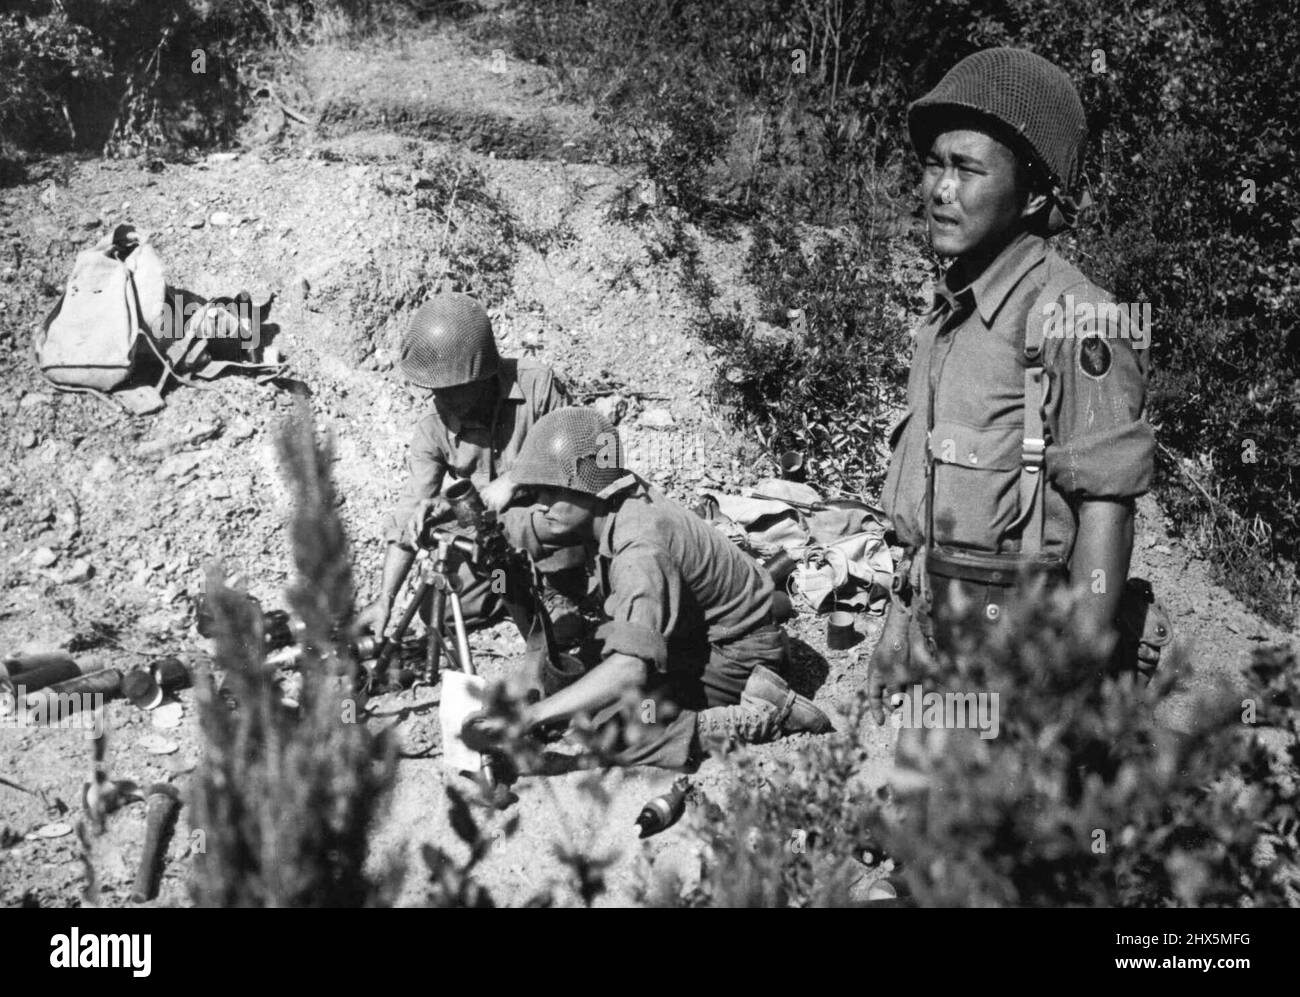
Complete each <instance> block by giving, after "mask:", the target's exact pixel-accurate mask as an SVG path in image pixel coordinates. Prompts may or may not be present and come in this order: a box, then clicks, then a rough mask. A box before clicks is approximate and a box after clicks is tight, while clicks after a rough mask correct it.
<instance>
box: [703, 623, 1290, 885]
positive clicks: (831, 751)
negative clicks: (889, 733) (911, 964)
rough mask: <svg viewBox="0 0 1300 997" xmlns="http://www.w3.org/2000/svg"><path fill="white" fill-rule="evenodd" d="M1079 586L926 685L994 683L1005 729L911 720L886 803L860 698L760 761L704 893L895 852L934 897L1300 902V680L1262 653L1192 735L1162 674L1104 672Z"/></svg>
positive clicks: (845, 871) (749, 770) (850, 865)
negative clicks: (1088, 636)
mask: <svg viewBox="0 0 1300 997" xmlns="http://www.w3.org/2000/svg"><path fill="white" fill-rule="evenodd" d="M1066 620H1067V616H1066V606H1065V604H1064V602H1062V601H1060V600H1057V601H1055V602H1053V601H1050V600H1046V599H1042V600H1037V601H1033V600H1026V601H1025V602H1022V603H1021V604H1020V605H1019V606H1015V607H1011V609H1010V617H1009V622H1010V625H1009V626H1008V628H1007V630H1006V631H1005V633H1004V635H1003V637H1002V639H999V640H998V641H997V642H996V643H994V644H993V645H991V646H989V647H988V648H986V649H985V650H984V651H983V652H981V653H978V654H968V655H965V656H963V657H962V658H960V659H958V660H949V661H945V662H943V663H942V665H941V666H940V667H939V668H938V669H937V670H936V671H935V672H934V673H933V674H932V675H930V676H929V677H927V679H926V680H925V682H924V688H925V690H926V691H927V692H932V691H933V692H949V693H959V694H969V693H976V694H979V693H986V694H996V695H997V696H998V697H999V699H998V701H997V702H998V721H999V724H998V728H997V736H996V737H994V738H991V739H981V738H980V737H979V736H977V732H976V731H973V730H957V731H954V730H920V731H913V730H904V731H902V732H901V734H900V736H901V737H902V738H903V739H904V743H902V744H900V756H899V761H900V764H901V766H902V771H901V772H900V774H899V775H898V776H897V777H895V779H894V781H893V787H892V792H891V794H890V796H889V798H888V800H886V799H884V797H883V794H879V795H877V794H873V793H871V792H870V791H869V790H867V789H866V788H864V787H863V786H861V785H860V783H859V782H858V776H857V773H858V772H859V770H860V768H861V763H862V761H863V760H864V758H865V749H864V748H863V746H862V740H861V733H862V731H861V724H862V723H864V722H869V721H864V720H863V719H862V715H863V710H862V703H861V702H859V703H858V704H857V706H856V707H855V708H854V710H853V711H852V712H851V714H850V715H849V717H848V718H847V720H848V723H847V726H845V725H841V732H840V733H837V734H834V735H831V736H829V737H825V738H818V739H816V740H815V741H812V742H810V743H809V744H808V745H806V746H804V747H803V748H802V749H801V750H800V751H799V752H798V754H797V755H796V756H795V757H794V758H793V759H790V760H788V761H786V760H777V761H776V762H775V765H773V763H772V761H771V760H769V763H768V771H765V772H763V773H761V775H760V774H759V773H758V772H757V770H756V769H755V767H754V765H753V763H752V761H748V760H745V759H743V758H742V759H741V761H740V764H739V766H738V771H739V772H740V773H741V774H742V776H743V778H742V779H741V781H740V782H739V783H738V785H737V787H736V788H735V789H733V790H732V791H731V792H730V793H729V794H728V795H727V797H726V800H725V802H724V806H725V814H724V811H723V810H721V809H717V808H711V809H705V810H703V811H702V812H699V813H697V816H696V817H695V828H696V830H697V833H698V834H699V837H700V840H701V842H702V844H703V845H704V846H705V855H706V863H705V874H704V877H703V880H702V881H701V883H700V885H699V887H698V888H697V889H696V890H694V891H693V892H692V893H691V894H690V895H688V897H687V901H686V902H689V903H694V904H718V905H722V904H727V905H730V904H735V903H740V904H748V903H763V904H772V903H775V904H780V905H794V906H812V905H819V904H826V903H837V902H844V901H845V900H846V899H848V898H849V897H850V896H851V894H850V893H849V885H850V882H851V880H853V879H854V878H857V877H861V876H863V875H864V874H865V873H866V867H865V865H864V860H866V861H870V860H871V859H873V858H875V857H877V856H879V855H880V854H881V851H882V850H883V853H885V854H887V855H888V856H889V857H890V858H891V859H892V860H893V861H894V862H896V863H901V872H897V873H896V875H897V876H898V878H900V879H901V880H902V881H903V882H905V883H906V885H907V886H908V888H909V892H910V893H911V894H912V895H913V896H914V897H915V899H916V901H917V902H918V903H920V904H921V905H922V906H928V905H942V906H1067V905H1071V906H1073V905H1081V906H1106V907H1111V906H1115V907H1152V906H1171V905H1177V906H1293V907H1294V906H1300V842H1298V841H1297V824H1296V820H1295V816H1294V815H1295V808H1296V805H1297V803H1298V802H1300V799H1298V798H1297V796H1298V789H1297V780H1296V778H1295V768H1294V766H1295V763H1296V761H1297V759H1298V758H1300V740H1298V739H1297V735H1298V734H1300V728H1298V727H1297V722H1298V721H1300V713H1298V712H1297V708H1298V707H1300V679H1298V678H1297V672H1296V662H1295V657H1294V654H1293V653H1292V652H1290V651H1286V650H1283V649H1280V648H1271V649H1265V650H1262V651H1260V652H1259V653H1258V654H1257V655H1256V657H1255V661H1254V665H1253V667H1252V669H1251V672H1250V674H1249V676H1248V688H1247V689H1246V690H1245V692H1244V693H1242V692H1234V691H1231V690H1226V689H1225V690H1221V691H1220V692H1219V694H1218V695H1216V696H1211V697H1209V698H1207V699H1205V700H1204V701H1203V702H1202V703H1201V709H1200V712H1199V719H1198V721H1197V722H1196V723H1195V724H1194V725H1193V726H1192V729H1191V732H1190V733H1188V734H1178V733H1175V732H1174V731H1172V730H1169V729H1167V728H1165V727H1163V726H1162V725H1161V724H1160V723H1158V722H1157V721H1156V720H1155V718H1154V708H1155V707H1156V706H1157V704H1159V703H1160V702H1161V701H1162V700H1164V699H1165V698H1166V697H1167V696H1168V695H1169V693H1170V692H1171V691H1172V690H1173V689H1174V688H1175V687H1176V685H1177V683H1178V677H1177V670H1176V669H1174V668H1170V669H1167V670H1164V674H1159V675H1158V678H1157V680H1156V682H1155V683H1153V684H1152V685H1151V686H1150V687H1145V686H1143V685H1141V684H1139V683H1138V682H1135V681H1134V679H1133V678H1132V677H1130V676H1124V677H1107V678H1102V677H1100V676H1099V673H1098V670H1097V665H1096V662H1095V660H1094V659H1093V658H1092V656H1091V654H1090V652H1089V651H1088V649H1087V648H1086V647H1083V646H1079V645H1071V644H1070V643H1069V642H1068V639H1067V638H1065V637H1064V636H1063V634H1064V633H1065V632H1066Z"/></svg>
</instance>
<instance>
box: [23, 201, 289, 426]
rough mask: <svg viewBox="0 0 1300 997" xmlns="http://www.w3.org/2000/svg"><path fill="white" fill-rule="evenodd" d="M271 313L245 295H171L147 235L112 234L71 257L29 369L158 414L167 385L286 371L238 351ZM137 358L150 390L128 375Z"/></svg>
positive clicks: (125, 229) (62, 385)
mask: <svg viewBox="0 0 1300 997" xmlns="http://www.w3.org/2000/svg"><path fill="white" fill-rule="evenodd" d="M269 307H270V302H267V304H266V305H264V306H262V307H261V308H260V309H259V308H256V307H255V306H253V305H252V301H251V299H250V298H249V297H248V295H247V294H246V293H242V294H241V295H240V296H239V297H237V298H215V299H212V300H211V301H207V300H205V299H203V298H201V297H199V296H198V295H195V294H193V293H192V292H188V291H184V290H181V289H178V288H173V287H170V286H169V285H168V284H167V282H166V278H165V276H164V273H163V264H162V260H161V259H160V258H159V256H158V254H157V252H156V251H155V250H154V248H153V246H152V245H150V244H149V237H148V233H145V232H141V231H139V230H137V229H136V228H135V226H133V225H119V226H117V228H116V229H114V231H113V233H112V234H111V235H109V236H106V237H105V238H104V239H102V240H100V241H99V242H98V243H96V244H95V245H94V246H92V247H91V248H90V249H87V250H85V251H83V252H81V253H78V254H77V258H76V261H75V263H74V264H73V268H72V274H71V275H70V276H69V278H68V283H67V288H66V290H65V291H64V293H63V295H62V297H60V299H59V301H58V303H57V304H56V305H55V306H54V308H53V309H52V310H51V311H50V313H49V315H47V316H46V318H45V321H44V322H43V323H42V324H41V327H40V329H39V330H38V331H37V334H36V338H35V343H34V345H35V349H36V361H37V365H38V366H39V368H40V370H41V373H42V374H44V375H45V377H46V378H47V379H48V380H49V381H50V383H51V384H53V385H55V387H57V388H59V389H60V390H63V391H78V392H90V393H93V394H96V395H98V396H99V397H102V398H109V399H111V400H113V401H115V402H117V403H119V404H120V405H122V406H123V407H124V408H126V409H127V410H128V411H131V412H133V413H135V414H137V415H143V414H148V413H150V412H156V411H158V410H159V409H161V408H162V407H163V404H164V403H163V399H162V389H163V387H164V386H165V384H166V382H167V379H168V378H169V377H171V378H175V379H176V380H178V381H181V382H182V383H185V384H189V385H194V380H193V379H194V378H196V377H197V378H202V379H205V380H208V379H211V378H214V377H216V376H217V375H218V374H221V373H223V372H225V371H226V370H229V369H230V368H232V367H233V368H238V369H242V370H245V371H248V372H251V373H256V374H258V375H260V379H262V380H269V379H271V378H275V377H278V376H280V375H282V374H283V373H284V371H285V365H284V364H282V363H279V362H275V363H263V362H261V361H260V359H255V358H252V353H251V351H249V352H245V353H242V354H241V353H240V352H239V351H240V350H245V351H247V350H248V344H249V342H250V341H252V342H253V343H254V345H256V344H257V343H258V342H259V341H260V338H259V337H258V335H257V333H258V331H259V329H260V323H261V322H262V321H263V320H264V319H265V318H266V313H267V311H268V310H269ZM142 343H143V344H144V349H143V350H142V347H141V344H142ZM142 353H147V354H148V355H150V356H152V357H154V358H156V360H157V361H158V364H159V368H160V373H159V375H158V377H157V380H156V381H153V382H148V381H144V382H142V381H141V379H140V377H138V376H135V375H138V374H139V373H140V369H141V365H140V363H139V361H140V360H141V358H142ZM237 356H248V357H250V359H245V360H240V359H235V357H237ZM195 386H197V385H195Z"/></svg>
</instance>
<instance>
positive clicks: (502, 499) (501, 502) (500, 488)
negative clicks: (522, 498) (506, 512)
mask: <svg viewBox="0 0 1300 997" xmlns="http://www.w3.org/2000/svg"><path fill="white" fill-rule="evenodd" d="M479 496H480V497H481V498H482V499H483V505H484V506H486V507H487V509H488V510H490V511H491V512H501V510H503V509H504V508H505V507H506V506H508V505H509V504H510V500H511V499H513V498H514V497H515V483H514V482H513V481H511V480H510V475H509V474H503V475H501V477H499V478H497V479H496V480H495V481H493V482H491V483H490V484H489V485H488V486H487V487H486V488H484V489H483V490H482V491H481V492H479Z"/></svg>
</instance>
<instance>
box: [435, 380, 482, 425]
mask: <svg viewBox="0 0 1300 997" xmlns="http://www.w3.org/2000/svg"><path fill="white" fill-rule="evenodd" d="M495 385H496V379H495V378H485V379H483V380H481V381H471V382H470V383H469V384H458V385H456V386H455V387H454V388H437V389H435V390H434V391H433V396H434V397H435V398H436V399H437V400H438V404H439V405H440V406H441V407H442V408H443V409H445V410H446V411H448V412H450V413H452V414H453V415H454V416H456V417H457V418H458V419H462V420H468V419H471V418H474V417H476V416H485V414H486V416H490V415H491V408H490V406H491V404H492V392H493V390H494V389H495Z"/></svg>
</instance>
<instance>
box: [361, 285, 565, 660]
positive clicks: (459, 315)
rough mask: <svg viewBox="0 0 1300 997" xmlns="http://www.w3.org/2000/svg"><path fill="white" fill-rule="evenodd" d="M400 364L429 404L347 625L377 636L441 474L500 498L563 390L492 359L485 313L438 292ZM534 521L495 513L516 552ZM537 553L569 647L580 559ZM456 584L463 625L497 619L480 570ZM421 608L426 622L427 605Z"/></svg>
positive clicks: (493, 593)
mask: <svg viewBox="0 0 1300 997" xmlns="http://www.w3.org/2000/svg"><path fill="white" fill-rule="evenodd" d="M401 368H402V373H403V375H405V377H406V379H407V380H408V381H409V382H410V383H411V384H412V385H414V386H415V389H416V391H417V393H418V394H420V395H421V396H422V397H423V398H424V399H427V400H428V401H431V402H432V406H433V407H432V408H431V409H430V410H429V411H427V412H426V413H425V414H424V415H423V417H422V418H421V419H420V421H419V422H418V423H416V425H415V434H414V438H413V439H412V441H411V450H410V455H409V457H408V459H407V467H408V474H407V479H406V484H405V486H404V487H403V489H402V494H401V497H400V499H399V500H398V503H397V506H396V508H394V509H393V510H392V511H391V512H390V513H389V515H388V517H387V519H386V520H385V522H384V539H385V540H387V542H388V552H387V554H386V556H385V558H384V571H383V581H382V583H381V587H380V596H379V598H378V599H376V600H375V601H374V602H373V603H371V604H370V605H369V606H367V607H366V608H365V609H363V610H362V611H361V613H360V614H359V615H358V616H357V620H356V623H355V627H356V629H357V630H359V631H360V630H367V629H368V630H371V631H373V632H374V633H375V634H376V635H377V636H382V635H383V633H384V631H385V630H386V629H387V627H388V622H389V617H390V616H391V614H392V609H393V602H394V600H395V599H396V597H397V592H398V590H399V589H400V588H401V585H402V582H403V581H404V580H405V578H406V576H407V574H408V572H409V571H410V568H411V562H412V561H413V560H414V558H415V544H416V538H417V537H418V536H419V534H420V532H421V530H422V529H423V526H424V523H425V521H426V518H427V517H428V516H430V515H431V514H436V512H437V511H438V507H439V506H440V505H443V504H445V500H444V499H442V498H441V496H440V494H439V492H440V490H441V488H442V485H443V483H444V478H446V477H447V476H448V475H450V476H451V477H452V478H454V479H464V478H468V479H469V480H470V481H472V482H473V483H474V485H475V487H476V488H478V489H479V491H480V492H482V493H483V494H484V497H485V501H492V495H493V493H494V492H502V491H504V492H505V493H507V494H508V492H509V470H510V465H511V464H512V463H513V462H514V460H515V458H516V457H517V456H518V454H519V450H520V448H521V447H522V446H523V444H524V440H525V439H526V438H527V436H528V433H529V432H530V430H531V429H532V428H533V426H534V425H535V424H536V423H537V421H538V420H539V419H540V418H541V417H542V416H544V415H545V414H546V413H547V412H551V411H553V410H555V409H558V408H561V407H563V406H564V405H567V404H568V399H567V397H566V395H565V391H564V386H563V385H562V384H561V383H560V381H559V378H557V377H556V376H555V372H554V371H553V370H552V369H551V368H550V367H547V366H545V365H544V364H540V363H534V362H532V361H529V360H514V359H506V358H502V357H501V356H500V355H499V354H498V353H497V347H496V339H495V338H494V336H493V334H492V323H491V320H490V319H489V318H488V314H487V312H486V311H484V310H483V306H482V305H480V304H479V303H478V302H477V301H476V300H475V299H474V298H471V297H470V296H469V295H467V294H459V293H455V292H450V293H444V294H438V295H435V296H434V297H433V298H432V299H430V300H429V301H428V302H426V303H425V304H424V305H423V306H421V308H420V309H419V310H418V311H417V312H416V313H415V315H414V317H413V318H412V319H411V325H410V328H409V329H408V330H407V333H406V335H405V337H404V338H403V340H402V356H401ZM534 518H535V517H534V516H533V515H532V513H531V512H530V511H529V510H527V509H513V510H510V513H509V515H507V516H505V517H503V519H502V526H503V527H504V529H505V533H506V536H507V538H508V539H510V541H511V542H512V543H513V544H514V545H515V546H517V547H519V546H525V545H527V546H530V547H532V548H534V549H536V548H537V543H538V540H537V536H536V533H535V530H534V526H535V523H534ZM538 553H539V558H540V559H539V561H538V564H537V567H538V568H539V569H541V570H542V571H543V572H544V573H546V574H545V577H546V578H547V579H548V585H547V586H546V590H545V593H544V594H545V597H546V601H547V607H548V609H550V611H551V615H552V618H553V622H554V623H555V629H556V634H557V638H558V639H560V640H562V641H565V642H567V641H566V637H567V638H570V639H571V638H572V637H573V636H575V635H576V633H577V632H579V631H580V630H581V625H582V623H581V617H580V616H579V615H578V613H577V610H576V607H575V605H574V603H573V599H579V598H581V596H582V594H583V593H584V592H585V590H586V573H585V571H584V570H583V568H582V558H581V556H580V552H575V551H570V550H561V551H558V552H554V553H551V556H549V557H546V556H545V553H546V552H542V551H540V550H539V551H538ZM460 583H461V585H460V590H461V601H462V608H463V610H464V613H465V618H466V623H467V624H469V625H470V626H471V627H472V626H476V625H483V624H485V623H488V622H492V621H494V620H497V619H500V618H502V617H503V616H504V614H505V611H506V607H505V606H504V604H503V601H502V599H501V593H500V591H498V590H494V588H493V585H492V583H491V580H490V578H488V577H486V576H485V575H484V573H483V572H482V571H479V570H476V569H475V567H474V566H473V565H471V564H469V563H466V564H464V565H463V566H462V568H461V578H460ZM561 592H563V593H564V594H563V595H561V594H560V593H561ZM421 612H422V615H423V616H425V617H426V618H427V615H428V607H427V606H426V607H422V610H421ZM521 625H522V624H521Z"/></svg>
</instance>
